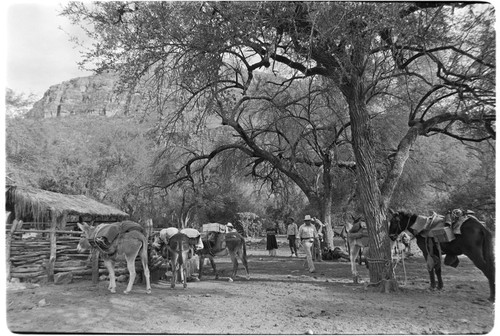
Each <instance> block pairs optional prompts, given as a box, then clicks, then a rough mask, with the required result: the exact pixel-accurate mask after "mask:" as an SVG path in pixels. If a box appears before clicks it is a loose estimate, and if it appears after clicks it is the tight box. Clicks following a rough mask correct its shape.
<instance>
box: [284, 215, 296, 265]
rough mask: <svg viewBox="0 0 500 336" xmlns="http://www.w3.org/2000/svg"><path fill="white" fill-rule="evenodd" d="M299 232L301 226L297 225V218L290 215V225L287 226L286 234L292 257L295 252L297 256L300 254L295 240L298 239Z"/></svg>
mask: <svg viewBox="0 0 500 336" xmlns="http://www.w3.org/2000/svg"><path fill="white" fill-rule="evenodd" d="M298 234H299V228H298V227H297V224H295V220H294V219H293V218H292V217H290V218H288V226H287V227H286V235H287V238H288V246H290V253H291V255H290V256H291V257H293V255H294V254H295V256H296V257H298V256H299V255H298V254H297V244H296V242H295V240H296V239H297V236H298Z"/></svg>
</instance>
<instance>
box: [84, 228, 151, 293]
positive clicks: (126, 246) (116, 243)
mask: <svg viewBox="0 0 500 336" xmlns="http://www.w3.org/2000/svg"><path fill="white" fill-rule="evenodd" d="M121 223H123V222H120V223H118V224H121ZM129 223H133V222H127V224H129ZM77 224H78V227H79V228H80V230H82V232H83V233H82V237H81V239H80V241H79V243H78V246H77V250H78V252H79V253H82V252H85V251H87V250H89V249H91V248H97V249H98V250H100V252H101V253H100V255H101V257H102V260H103V261H104V265H105V266H106V268H107V270H108V273H109V286H108V289H109V291H110V292H111V293H116V277H115V270H114V262H115V261H116V258H117V257H118V256H125V260H126V261H127V268H128V272H129V280H128V285H127V288H126V289H125V291H124V292H123V293H125V294H128V293H130V291H131V290H132V286H133V285H134V281H135V276H136V272H135V259H136V257H137V255H138V254H139V253H140V257H141V262H142V269H143V271H144V276H145V278H146V293H147V294H151V283H150V280H149V268H148V250H147V249H148V240H147V238H146V236H144V234H142V233H141V232H140V231H137V230H131V231H127V232H123V233H120V234H118V236H117V238H116V239H115V240H113V242H112V243H111V246H110V251H113V252H112V253H109V254H108V253H106V251H104V250H102V249H101V248H100V247H99V245H96V244H95V241H94V239H95V233H96V232H97V231H99V229H101V228H103V227H104V226H106V225H113V224H100V225H98V226H97V227H92V226H90V225H88V224H87V223H83V222H82V223H77ZM133 224H137V223H133ZM137 225H139V224H137Z"/></svg>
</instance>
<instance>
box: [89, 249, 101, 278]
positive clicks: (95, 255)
mask: <svg viewBox="0 0 500 336" xmlns="http://www.w3.org/2000/svg"><path fill="white" fill-rule="evenodd" d="M91 258H92V283H93V284H94V285H95V284H97V283H98V282H99V251H98V250H97V249H92V257H91Z"/></svg>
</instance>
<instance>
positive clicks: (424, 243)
mask: <svg viewBox="0 0 500 336" xmlns="http://www.w3.org/2000/svg"><path fill="white" fill-rule="evenodd" d="M390 213H391V214H392V218H391V220H390V224H389V237H390V238H391V240H394V239H395V238H396V237H397V236H398V235H399V234H400V233H401V232H403V231H404V230H408V231H409V232H410V233H412V234H413V235H414V236H415V237H416V240H417V245H418V247H419V248H420V250H422V253H423V255H424V258H425V259H426V260H427V261H428V263H427V266H428V272H429V277H430V282H431V283H430V287H431V289H432V290H434V289H435V288H436V280H435V277H434V274H435V275H436V277H437V281H438V283H437V289H442V288H443V279H442V277H441V258H440V256H441V253H440V252H441V251H442V253H443V254H445V255H446V256H445V259H444V264H445V265H447V266H451V267H457V266H458V264H459V262H460V261H459V260H458V258H457V256H459V255H462V254H465V255H466V256H467V257H468V258H469V259H470V260H471V261H472V262H473V263H474V265H475V266H476V267H477V268H478V269H480V270H481V271H482V272H483V274H484V275H485V276H486V278H487V279H488V283H489V286H490V297H489V300H490V301H492V302H494V301H495V261H494V252H493V242H492V234H491V232H490V231H489V230H488V229H487V228H486V227H485V226H484V225H483V224H481V223H480V222H479V221H478V220H477V219H476V218H475V217H469V218H468V219H466V220H465V221H464V222H463V224H462V225H461V227H460V234H456V235H455V239H453V240H452V241H450V242H436V243H433V239H429V237H424V236H422V233H417V232H416V231H415V230H414V229H412V225H413V224H414V223H415V222H416V220H417V217H418V216H417V215H415V214H410V213H406V212H403V211H399V212H394V211H392V210H390ZM429 242H431V244H432V246H429ZM430 252H431V253H432V254H433V255H434V256H439V257H433V258H429V259H428V256H429V255H431V257H432V254H431V253H430Z"/></svg>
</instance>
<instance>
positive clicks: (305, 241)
mask: <svg viewBox="0 0 500 336" xmlns="http://www.w3.org/2000/svg"><path fill="white" fill-rule="evenodd" d="M316 239H318V231H317V230H316V227H315V226H314V225H313V223H312V218H311V216H309V215H306V216H305V217H304V224H302V225H301V226H300V228H299V235H298V236H297V240H300V242H299V244H301V245H302V246H303V247H304V252H305V254H306V262H307V267H308V269H309V272H310V273H315V272H316V269H315V268H314V262H313V260H312V249H313V247H314V241H315V240H316Z"/></svg>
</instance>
